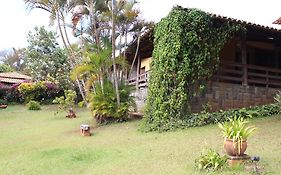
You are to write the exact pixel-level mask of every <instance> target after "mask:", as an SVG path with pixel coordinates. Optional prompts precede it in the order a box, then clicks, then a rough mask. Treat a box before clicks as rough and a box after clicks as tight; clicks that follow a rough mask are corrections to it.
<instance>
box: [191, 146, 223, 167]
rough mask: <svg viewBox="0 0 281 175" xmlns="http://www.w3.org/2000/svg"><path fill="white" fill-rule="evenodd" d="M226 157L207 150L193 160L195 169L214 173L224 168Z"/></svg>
mask: <svg viewBox="0 0 281 175" xmlns="http://www.w3.org/2000/svg"><path fill="white" fill-rule="evenodd" d="M226 163H227V157H226V156H220V154H219V153H217V152H216V151H214V150H212V149H209V150H208V151H207V152H206V153H204V154H201V156H200V157H199V158H197V159H196V160H195V164H196V168H198V169H199V170H206V171H216V170H219V169H222V168H225V167H226Z"/></svg>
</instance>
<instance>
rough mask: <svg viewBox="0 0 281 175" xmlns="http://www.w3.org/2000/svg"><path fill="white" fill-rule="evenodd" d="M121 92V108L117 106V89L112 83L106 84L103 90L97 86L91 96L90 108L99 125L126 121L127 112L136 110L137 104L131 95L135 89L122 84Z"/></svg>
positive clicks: (107, 82)
mask: <svg viewBox="0 0 281 175" xmlns="http://www.w3.org/2000/svg"><path fill="white" fill-rule="evenodd" d="M119 90H120V107H118V106H117V103H116V101H117V99H116V92H115V88H114V86H113V84H112V83H111V82H110V81H106V82H104V86H103V89H102V88H101V86H100V85H99V84H98V85H96V86H95V91H93V92H92V94H91V95H90V104H89V108H90V109H91V111H92V113H93V116H94V117H95V119H96V120H97V122H98V123H104V122H109V121H112V120H113V121H122V120H126V119H127V116H128V114H127V112H128V111H129V110H134V108H135V102H134V99H133V97H132V96H131V95H130V93H131V92H132V90H133V87H131V86H128V85H125V83H124V82H121V84H120V86H119Z"/></svg>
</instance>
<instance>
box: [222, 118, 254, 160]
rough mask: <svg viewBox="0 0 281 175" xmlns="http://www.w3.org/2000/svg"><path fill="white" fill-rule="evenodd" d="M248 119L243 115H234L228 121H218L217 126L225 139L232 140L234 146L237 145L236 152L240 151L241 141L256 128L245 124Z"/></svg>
mask: <svg viewBox="0 0 281 175" xmlns="http://www.w3.org/2000/svg"><path fill="white" fill-rule="evenodd" d="M247 123H248V121H247V120H246V119H244V118H243V117H236V116H235V117H234V118H233V119H229V121H228V122H224V123H219V124H218V126H219V128H220V129H221V130H222V133H223V135H224V137H225V138H226V139H230V140H232V141H233V145H234V147H237V146H238V154H239V155H240V153H241V148H242V143H243V141H246V140H247V138H248V137H249V136H250V135H251V134H252V133H253V132H254V131H255V130H256V128H255V127H254V126H246V125H247Z"/></svg>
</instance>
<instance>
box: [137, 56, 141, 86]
mask: <svg viewBox="0 0 281 175" xmlns="http://www.w3.org/2000/svg"><path fill="white" fill-rule="evenodd" d="M137 58H138V63H137V78H136V89H137V90H138V89H139V79H140V77H139V76H140V55H138V57H137Z"/></svg>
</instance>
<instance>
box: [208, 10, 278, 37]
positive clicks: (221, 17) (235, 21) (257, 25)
mask: <svg viewBox="0 0 281 175" xmlns="http://www.w3.org/2000/svg"><path fill="white" fill-rule="evenodd" d="M208 14H210V15H211V16H212V17H214V18H217V19H219V20H224V21H230V22H234V23H238V24H242V25H247V26H252V27H255V28H261V29H266V30H271V31H275V32H280V30H279V29H277V28H274V27H269V26H265V25H261V24H256V23H253V22H248V21H244V20H240V19H235V18H230V17H227V16H222V15H217V14H213V13H208ZM280 22H281V19H280ZM273 24H275V23H273Z"/></svg>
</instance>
